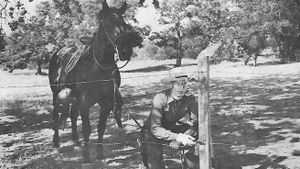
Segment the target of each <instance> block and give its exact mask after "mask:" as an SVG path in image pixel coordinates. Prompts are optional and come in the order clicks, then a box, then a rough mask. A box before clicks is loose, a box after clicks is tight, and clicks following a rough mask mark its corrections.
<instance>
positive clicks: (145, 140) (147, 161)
mask: <svg viewBox="0 0 300 169" xmlns="http://www.w3.org/2000/svg"><path fill="white" fill-rule="evenodd" d="M172 131H173V132H175V133H185V134H189V135H192V136H193V134H194V130H192V128H191V127H190V126H188V125H186V126H180V127H178V128H174V130H172ZM140 140H141V147H140V148H141V155H142V160H143V163H144V166H145V167H146V168H147V169H165V164H164V162H163V145H162V144H169V143H170V142H168V141H164V140H160V139H157V138H156V137H154V136H153V135H152V134H151V133H150V131H149V130H147V129H145V128H143V129H142V132H141V138H140ZM193 152H195V151H193Z"/></svg>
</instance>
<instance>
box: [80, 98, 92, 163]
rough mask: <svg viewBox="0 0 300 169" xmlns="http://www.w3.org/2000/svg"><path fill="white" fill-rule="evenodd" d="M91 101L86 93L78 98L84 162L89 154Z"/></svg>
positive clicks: (87, 160)
mask: <svg viewBox="0 0 300 169" xmlns="http://www.w3.org/2000/svg"><path fill="white" fill-rule="evenodd" d="M90 105H91V101H89V100H88V97H87V95H86V94H83V95H81V96H80V98H79V110H80V116H81V120H82V135H83V140H84V148H83V151H82V154H83V160H84V162H90V156H89V138H90V134H91V124H90V119H89V109H90Z"/></svg>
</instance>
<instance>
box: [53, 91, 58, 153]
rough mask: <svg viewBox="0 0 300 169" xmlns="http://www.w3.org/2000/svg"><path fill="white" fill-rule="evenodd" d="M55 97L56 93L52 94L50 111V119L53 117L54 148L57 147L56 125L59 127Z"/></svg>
mask: <svg viewBox="0 0 300 169" xmlns="http://www.w3.org/2000/svg"><path fill="white" fill-rule="evenodd" d="M56 97H57V94H53V107H54V108H53V112H52V119H53V130H54V135H53V146H54V147H55V148H58V147H59V133H58V127H59V122H58V118H59V115H58V110H59V109H58V107H57V105H56Z"/></svg>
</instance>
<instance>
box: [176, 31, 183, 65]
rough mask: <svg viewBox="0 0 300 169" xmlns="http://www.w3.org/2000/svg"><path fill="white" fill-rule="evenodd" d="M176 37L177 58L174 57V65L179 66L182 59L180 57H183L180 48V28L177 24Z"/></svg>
mask: <svg viewBox="0 0 300 169" xmlns="http://www.w3.org/2000/svg"><path fill="white" fill-rule="evenodd" d="M177 38H178V50H179V54H178V55H177V58H176V63H175V67H180V66H181V60H182V57H183V49H182V37H181V33H180V30H179V26H178V29H177Z"/></svg>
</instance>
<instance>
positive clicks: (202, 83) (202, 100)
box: [197, 55, 211, 169]
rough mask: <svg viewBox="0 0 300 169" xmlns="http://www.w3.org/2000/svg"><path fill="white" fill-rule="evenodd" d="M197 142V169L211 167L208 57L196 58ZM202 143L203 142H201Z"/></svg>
mask: <svg viewBox="0 0 300 169" xmlns="http://www.w3.org/2000/svg"><path fill="white" fill-rule="evenodd" d="M197 60H198V82H199V84H198V131H199V136H198V140H199V142H198V144H199V150H198V151H199V169H200V168H201V169H211V161H210V160H211V159H210V157H211V156H210V153H211V146H210V142H211V140H210V138H211V137H210V111H209V57H208V56H207V55H199V56H198V58H197ZM202 143H204V144H202Z"/></svg>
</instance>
